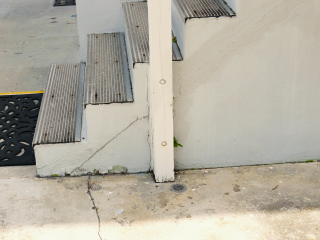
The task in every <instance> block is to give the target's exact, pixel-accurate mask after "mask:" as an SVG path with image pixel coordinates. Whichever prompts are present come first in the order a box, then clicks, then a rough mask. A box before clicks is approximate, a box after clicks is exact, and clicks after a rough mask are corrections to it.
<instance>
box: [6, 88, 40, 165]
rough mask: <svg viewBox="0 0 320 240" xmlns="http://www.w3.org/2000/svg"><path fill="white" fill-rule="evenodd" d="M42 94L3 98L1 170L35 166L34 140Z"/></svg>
mask: <svg viewBox="0 0 320 240" xmlns="http://www.w3.org/2000/svg"><path fill="white" fill-rule="evenodd" d="M41 100H42V93H40V94H23V95H3V96H0V166H18V165H34V164H35V157H34V151H33V148H32V139H33V135H34V130H35V127H36V123H37V118H38V114H39V109H40V104H41Z"/></svg>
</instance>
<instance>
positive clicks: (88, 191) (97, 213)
mask: <svg viewBox="0 0 320 240" xmlns="http://www.w3.org/2000/svg"><path fill="white" fill-rule="evenodd" d="M90 180H91V176H89V177H88V190H87V194H88V195H89V197H90V200H91V202H92V205H93V207H92V209H94V210H95V211H96V215H97V218H98V225H99V227H98V235H99V238H100V240H102V237H101V235H100V216H99V212H98V208H97V207H96V204H95V202H94V199H93V197H92V194H91V185H90Z"/></svg>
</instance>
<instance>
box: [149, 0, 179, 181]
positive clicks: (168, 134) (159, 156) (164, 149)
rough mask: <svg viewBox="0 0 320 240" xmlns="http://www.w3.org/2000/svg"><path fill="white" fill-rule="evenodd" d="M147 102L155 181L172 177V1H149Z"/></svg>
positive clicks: (171, 178)
mask: <svg viewBox="0 0 320 240" xmlns="http://www.w3.org/2000/svg"><path fill="white" fill-rule="evenodd" d="M148 15H149V48H150V72H149V104H150V138H151V139H150V140H151V152H152V155H151V158H152V163H153V171H154V175H155V180H156V181H157V182H166V181H173V180H174V154H173V112H172V105H173V94H172V35H171V0H148Z"/></svg>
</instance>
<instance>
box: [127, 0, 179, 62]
mask: <svg viewBox="0 0 320 240" xmlns="http://www.w3.org/2000/svg"><path fill="white" fill-rule="evenodd" d="M122 6H123V9H124V15H125V19H126V27H127V33H128V36H127V37H128V38H129V44H130V48H131V54H132V61H133V63H147V62H149V25H148V4H147V3H146V2H126V3H123V4H122ZM172 60H173V61H179V60H182V56H181V53H180V50H179V48H178V45H177V43H176V42H173V43H172Z"/></svg>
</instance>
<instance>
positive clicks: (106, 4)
mask: <svg viewBox="0 0 320 240" xmlns="http://www.w3.org/2000/svg"><path fill="white" fill-rule="evenodd" d="M133 1H135V2H137V1H138V0H90V1H87V0H77V21H78V22H77V25H78V34H79V44H80V58H81V61H83V62H85V61H86V54H87V35H88V34H92V33H111V32H124V15H123V10H122V3H123V2H133Z"/></svg>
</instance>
